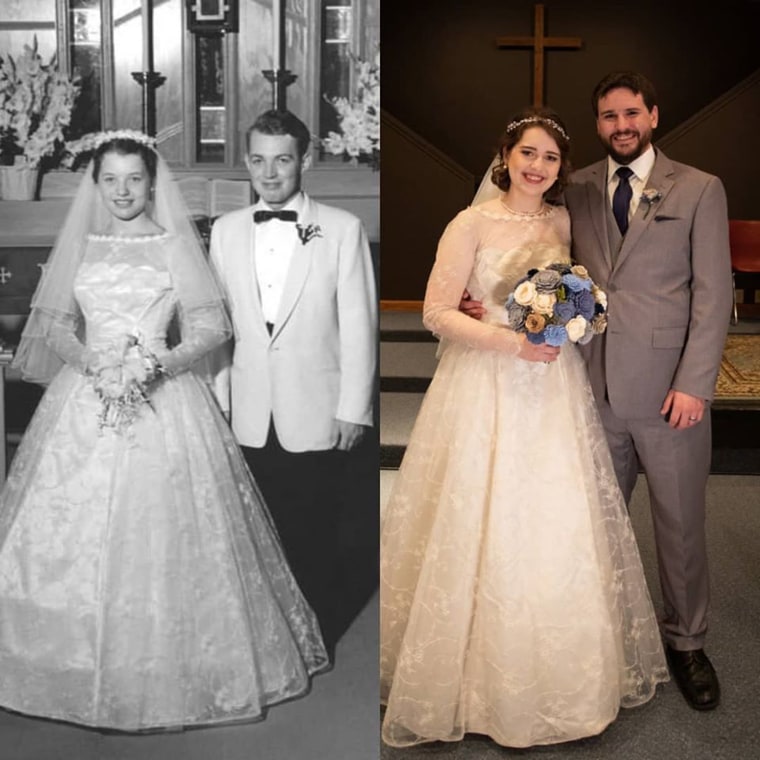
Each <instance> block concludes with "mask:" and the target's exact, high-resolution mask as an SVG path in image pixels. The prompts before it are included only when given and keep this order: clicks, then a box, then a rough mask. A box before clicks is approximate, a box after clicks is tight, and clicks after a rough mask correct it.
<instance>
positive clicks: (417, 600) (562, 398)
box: [381, 199, 668, 747]
mask: <svg viewBox="0 0 760 760" xmlns="http://www.w3.org/2000/svg"><path fill="white" fill-rule="evenodd" d="M568 245H569V219H568V216H567V213H566V211H565V209H563V208H559V207H556V208H551V207H547V208H545V210H544V212H542V213H540V214H538V215H533V216H527V215H516V214H514V213H510V212H509V211H508V210H506V209H505V207H504V206H503V205H502V204H501V202H500V200H499V199H495V200H492V201H488V202H486V203H483V204H481V205H478V206H473V207H470V208H469V209H466V210H465V211H463V212H461V213H460V214H459V215H458V216H457V217H456V218H455V219H454V220H453V221H452V223H451V224H450V225H449V227H448V228H447V230H446V232H445V233H444V235H443V237H442V239H441V243H440V246H439V249H438V254H437V258H436V264H435V266H434V268H433V272H432V274H431V277H430V281H429V284H428V292H427V294H426V300H425V315H424V318H425V323H426V325H427V326H428V327H429V328H430V329H432V330H433V332H434V333H436V334H438V335H439V336H441V338H442V341H443V346H442V350H441V352H440V361H439V366H438V367H437V369H436V372H435V376H434V378H433V381H432V383H431V385H430V388H429V390H428V392H427V394H426V396H425V399H424V402H423V404H422V407H421V409H420V412H419V416H418V418H417V420H416V423H415V426H414V430H413V433H412V436H411V439H410V441H409V446H408V448H407V451H406V455H405V457H404V460H403V463H402V465H401V468H400V471H399V473H398V475H397V479H396V481H395V483H394V487H393V490H392V492H391V495H390V498H389V502H388V505H387V507H386V511H385V514H384V519H383V526H382V538H381V691H382V700H383V702H384V703H385V704H386V711H385V716H384V722H383V739H384V740H385V741H386V742H387V743H389V744H394V745H398V746H403V745H408V744H414V743H417V742H423V741H433V740H444V741H453V740H457V739H461V738H462V736H463V735H464V734H465V733H466V732H474V733H481V734H487V735H489V736H491V737H492V738H493V739H494V740H495V741H497V742H499V743H500V744H503V745H508V746H514V747H525V746H530V745H534V744H549V743H555V742H562V741H567V740H571V739H577V738H579V737H583V736H589V735H593V734H596V733H599V732H600V731H602V730H603V729H604V728H605V726H607V725H608V724H609V723H610V722H611V721H612V720H613V719H614V718H615V716H616V714H617V713H618V710H619V707H620V706H621V705H623V706H632V705H637V704H640V703H642V702H645V701H646V700H648V699H650V698H651V697H652V696H653V695H654V693H655V686H656V684H657V683H658V682H659V681H665V680H667V678H668V676H667V666H666V663H665V659H664V656H663V651H662V645H661V642H660V636H659V633H658V628H657V622H656V619H655V615H654V612H653V609H652V604H651V600H650V596H649V593H648V591H647V586H646V581H645V578H644V574H643V571H642V567H641V562H640V559H639V554H638V550H637V546H636V541H635V538H634V535H633V533H632V530H631V525H630V522H629V519H628V515H627V512H626V508H625V505H624V503H623V500H622V497H621V495H620V492H619V490H618V487H617V484H616V480H615V474H614V472H613V468H612V462H611V459H610V455H609V452H608V449H607V445H606V442H605V438H604V432H603V430H602V428H601V425H600V422H599V418H598V415H597V412H596V408H595V406H594V400H593V397H592V394H591V390H590V387H589V384H588V381H587V378H586V374H585V367H584V364H583V360H582V357H581V356H580V354H579V352H578V350H577V349H576V347H575V346H573V345H570V344H566V345H565V346H564V347H563V348H562V350H561V354H560V357H559V359H558V360H557V361H556V362H555V363H552V364H550V365H545V364H543V363H540V362H539V363H533V362H528V361H524V360H522V359H520V358H518V357H516V356H515V355H513V354H514V353H516V351H517V345H516V343H514V339H515V337H516V336H515V334H514V333H509V332H508V328H506V327H505V326H504V325H505V322H506V313H505V309H504V302H505V300H506V298H507V295H508V294H509V293H510V291H511V290H512V289H513V288H514V286H515V283H516V282H517V280H518V279H519V278H520V277H522V276H523V275H524V274H525V273H526V272H527V270H528V269H530V268H532V267H540V266H545V265H547V264H550V263H552V262H554V261H569V248H568ZM465 286H466V287H467V289H468V290H469V291H470V293H471V294H472V296H473V297H474V298H475V299H478V300H482V301H483V303H484V305H485V306H486V308H487V310H488V311H487V315H486V317H485V318H484V324H482V323H479V322H478V321H476V320H474V319H472V318H470V317H468V316H466V315H464V314H462V313H459V312H458V308H457V307H458V304H459V301H460V298H461V295H462V291H463V288H464V287H465ZM499 345H500V346H502V347H504V346H507V345H510V346H511V348H512V352H510V351H507V352H503V351H497V350H495V348H496V346H499Z"/></svg>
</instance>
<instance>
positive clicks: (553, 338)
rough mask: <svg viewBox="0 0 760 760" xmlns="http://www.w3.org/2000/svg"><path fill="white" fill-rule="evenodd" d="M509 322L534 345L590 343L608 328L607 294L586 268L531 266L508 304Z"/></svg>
mask: <svg viewBox="0 0 760 760" xmlns="http://www.w3.org/2000/svg"><path fill="white" fill-rule="evenodd" d="M505 308H506V310H507V324H508V325H509V326H510V327H511V328H512V329H513V330H515V331H516V332H520V333H525V336H526V338H527V339H528V340H529V341H530V342H531V343H534V344H541V343H546V344H548V345H550V346H561V345H563V344H564V343H565V342H567V341H568V340H569V341H570V342H571V343H580V344H585V343H588V342H589V341H590V340H591V338H593V337H594V335H600V334H601V333H603V332H604V331H605V330H606V329H607V294H606V293H605V292H604V291H603V290H602V289H601V288H599V287H598V286H597V285H596V284H595V283H594V282H593V280H592V279H591V277H589V274H588V272H587V271H586V268H585V267H582V266H579V265H575V266H573V265H570V264H564V263H557V264H550V265H549V266H547V267H544V268H542V269H531V270H530V271H529V272H528V273H527V274H526V275H525V277H523V278H522V279H521V280H520V281H519V282H518V283H517V285H516V286H515V289H514V291H512V293H510V295H509V297H508V298H507V302H506V304H505Z"/></svg>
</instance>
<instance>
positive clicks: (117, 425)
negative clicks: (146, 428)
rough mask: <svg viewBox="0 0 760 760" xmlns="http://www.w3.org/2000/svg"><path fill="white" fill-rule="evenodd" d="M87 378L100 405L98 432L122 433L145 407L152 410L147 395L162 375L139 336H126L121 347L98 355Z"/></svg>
mask: <svg viewBox="0 0 760 760" xmlns="http://www.w3.org/2000/svg"><path fill="white" fill-rule="evenodd" d="M89 374H90V376H91V377H92V385H93V388H94V390H95V393H96V394H97V396H98V398H99V399H100V403H101V408H100V412H99V414H98V428H99V429H100V430H101V431H102V430H103V429H104V428H112V429H114V430H115V431H116V432H117V433H123V432H125V431H126V430H128V429H129V428H130V427H131V425H132V423H133V422H134V421H135V420H136V419H137V417H139V415H140V414H141V413H142V410H143V408H144V407H145V406H147V407H149V408H151V409H152V408H153V405H152V404H151V402H150V399H149V397H148V392H149V389H150V386H151V384H152V383H154V382H155V381H156V380H158V379H159V378H160V377H161V376H162V375H163V368H162V367H161V363H160V362H159V361H158V359H157V358H156V356H155V354H153V353H152V352H151V351H149V350H148V349H147V348H146V347H145V346H144V344H143V342H142V339H141V337H140V336H139V335H128V336H127V338H126V340H125V341H124V344H123V346H121V347H115V348H111V349H110V350H108V351H105V352H103V353H101V354H100V355H99V356H98V358H97V360H96V361H95V362H94V363H93V365H92V366H91V367H90V368H89Z"/></svg>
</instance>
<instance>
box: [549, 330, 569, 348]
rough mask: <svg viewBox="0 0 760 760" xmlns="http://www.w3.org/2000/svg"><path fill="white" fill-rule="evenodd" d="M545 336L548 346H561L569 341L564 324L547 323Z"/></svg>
mask: <svg viewBox="0 0 760 760" xmlns="http://www.w3.org/2000/svg"><path fill="white" fill-rule="evenodd" d="M544 336H545V341H546V344H547V345H548V346H561V345H562V344H563V343H565V342H566V341H567V330H565V328H564V327H563V326H562V325H547V326H546V328H545V329H544Z"/></svg>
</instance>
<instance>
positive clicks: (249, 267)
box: [241, 210, 269, 339]
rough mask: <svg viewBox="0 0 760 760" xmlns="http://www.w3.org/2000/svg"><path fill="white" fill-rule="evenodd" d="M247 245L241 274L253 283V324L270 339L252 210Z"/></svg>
mask: <svg viewBox="0 0 760 760" xmlns="http://www.w3.org/2000/svg"><path fill="white" fill-rule="evenodd" d="M246 235H247V240H246V242H247V245H246V246H245V251H246V255H245V257H244V261H245V264H246V266H245V268H244V270H243V272H241V276H242V277H243V278H244V280H243V281H245V280H248V282H250V283H251V292H252V294H253V297H252V298H251V305H252V306H253V311H254V320H253V323H254V324H255V325H256V329H257V330H259V332H260V333H261V334H262V335H264V336H266V338H267V339H269V331H268V330H267V326H266V320H265V319H264V310H263V308H262V306H261V289H260V288H259V278H258V276H257V274H256V235H255V233H254V224H253V210H251V216H250V217H249V219H248V227H247V232H246Z"/></svg>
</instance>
